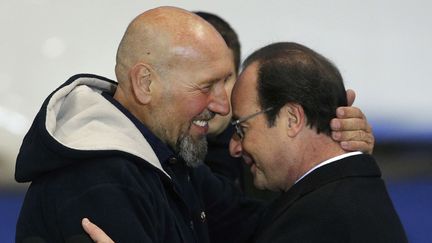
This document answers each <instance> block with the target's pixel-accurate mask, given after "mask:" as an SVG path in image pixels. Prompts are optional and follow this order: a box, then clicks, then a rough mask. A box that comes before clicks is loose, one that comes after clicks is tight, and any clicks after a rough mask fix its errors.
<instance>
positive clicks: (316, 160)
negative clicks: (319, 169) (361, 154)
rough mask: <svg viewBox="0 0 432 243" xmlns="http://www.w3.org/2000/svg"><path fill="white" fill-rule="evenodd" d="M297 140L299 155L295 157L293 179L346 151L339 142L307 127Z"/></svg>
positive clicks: (295, 179)
mask: <svg viewBox="0 0 432 243" xmlns="http://www.w3.org/2000/svg"><path fill="white" fill-rule="evenodd" d="M298 141H299V146H298V151H299V154H298V156H299V157H297V158H298V160H297V165H298V166H297V173H296V175H295V178H293V179H294V181H297V180H298V179H299V178H300V177H302V176H303V175H304V174H305V173H307V172H308V171H309V170H311V169H312V168H313V167H315V166H316V165H318V164H320V163H321V162H323V161H325V160H328V159H330V158H333V157H336V156H338V155H342V154H345V153H346V151H345V150H343V149H342V148H341V147H340V145H339V143H337V142H335V141H333V140H332V139H331V138H330V137H329V136H328V135H326V134H322V133H320V134H317V133H316V132H315V131H314V130H311V129H307V131H306V132H304V134H303V135H302V136H301V138H299V139H298Z"/></svg>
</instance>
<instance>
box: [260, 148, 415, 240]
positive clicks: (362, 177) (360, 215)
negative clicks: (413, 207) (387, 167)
mask: <svg viewBox="0 0 432 243" xmlns="http://www.w3.org/2000/svg"><path fill="white" fill-rule="evenodd" d="M255 242H260V243H280V242H295V243H297V242H362V243H365V242H367V243H368V242H388V243H396V242H407V239H406V235H405V232H404V229H403V227H402V224H401V222H400V220H399V217H398V215H397V213H396V211H395V209H394V207H393V204H392V202H391V200H390V197H389V195H388V193H387V189H386V187H385V184H384V181H383V180H382V179H381V172H380V170H379V168H378V166H377V164H376V162H375V160H374V159H373V158H372V157H371V156H369V155H364V154H361V155H355V156H351V157H347V158H344V159H342V160H339V161H335V162H333V163H330V164H327V165H325V166H322V167H320V168H318V169H316V170H315V171H313V172H311V173H310V174H309V175H307V176H306V177H304V178H303V179H302V180H300V181H299V182H297V183H296V184H295V185H294V186H293V187H292V188H291V189H290V190H288V191H287V192H285V193H283V194H282V195H281V196H280V198H278V199H277V200H276V201H275V202H274V203H273V204H272V205H271V207H270V208H269V209H268V211H267V213H266V215H265V216H264V218H263V220H262V223H261V224H260V228H259V230H258V231H257V233H256V234H255Z"/></svg>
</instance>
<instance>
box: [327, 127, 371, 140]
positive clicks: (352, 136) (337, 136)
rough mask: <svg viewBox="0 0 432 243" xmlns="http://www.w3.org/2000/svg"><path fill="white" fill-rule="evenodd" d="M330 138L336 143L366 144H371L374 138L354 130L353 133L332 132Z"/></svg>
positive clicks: (364, 132) (366, 133)
mask: <svg viewBox="0 0 432 243" xmlns="http://www.w3.org/2000/svg"><path fill="white" fill-rule="evenodd" d="M332 138H333V139H334V140H336V141H360V142H366V143H373V141H374V137H373V136H372V133H369V132H366V131H362V130H354V131H334V132H332Z"/></svg>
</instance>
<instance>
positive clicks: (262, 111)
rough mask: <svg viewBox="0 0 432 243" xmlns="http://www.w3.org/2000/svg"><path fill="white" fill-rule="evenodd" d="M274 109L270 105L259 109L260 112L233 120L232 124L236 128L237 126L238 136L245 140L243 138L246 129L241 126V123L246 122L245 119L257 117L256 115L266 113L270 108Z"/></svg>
mask: <svg viewBox="0 0 432 243" xmlns="http://www.w3.org/2000/svg"><path fill="white" fill-rule="evenodd" d="M272 109H273V107H269V108H267V109H264V110H261V111H258V112H256V113H253V114H251V115H248V116H245V117H243V118H239V119H237V120H235V121H232V122H231V125H233V126H234V128H235V133H236V134H237V136H238V137H239V138H240V139H241V140H243V138H244V136H245V133H244V131H243V128H242V127H241V126H240V123H242V122H245V121H247V120H249V119H251V118H253V117H255V116H258V115H259V114H263V113H266V112H268V111H270V110H272Z"/></svg>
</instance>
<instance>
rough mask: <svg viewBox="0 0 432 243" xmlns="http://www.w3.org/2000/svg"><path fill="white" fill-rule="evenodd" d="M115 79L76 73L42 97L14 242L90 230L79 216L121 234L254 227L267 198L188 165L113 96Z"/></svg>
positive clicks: (240, 233)
mask: <svg viewBox="0 0 432 243" xmlns="http://www.w3.org/2000/svg"><path fill="white" fill-rule="evenodd" d="M115 87H116V84H115V83H114V82H113V81H111V80H108V79H106V78H103V77H99V76H96V75H88V74H86V75H77V76H74V77H72V78H70V79H69V80H68V81H67V82H66V83H65V84H63V85H62V86H61V87H59V88H58V89H57V90H56V91H54V92H53V93H52V94H51V95H50V96H49V97H48V98H47V99H46V100H45V102H44V104H43V106H42V108H41V110H40V111H39V113H38V115H37V116H36V118H35V120H34V122H33V124H32V127H31V128H30V131H29V132H28V133H27V135H26V136H25V138H24V141H23V144H22V147H21V149H20V152H19V155H18V158H17V164H16V174H15V177H16V180H17V181H19V182H29V181H32V184H31V186H30V188H29V190H28V192H27V194H26V198H25V200H24V203H23V206H22V209H21V212H20V216H19V220H18V223H17V230H16V242H23V240H25V239H30V240H35V239H36V240H37V239H39V240H44V241H45V242H63V241H64V240H65V239H66V240H67V239H69V240H71V239H72V240H73V239H80V238H82V239H85V238H87V236H86V234H85V233H84V232H83V229H82V228H81V219H82V218H83V217H88V218H90V219H91V220H92V221H93V222H95V223H97V224H98V225H99V226H101V227H102V228H103V229H104V230H105V232H107V233H108V234H109V235H110V236H111V237H112V239H113V240H114V241H116V242H167V243H168V242H169V243H176V242H187V243H191V242H197V243H203V242H204V243H205V242H210V240H212V242H232V241H236V240H242V238H247V237H248V236H250V235H251V234H252V232H253V231H254V229H255V228H256V224H257V219H258V213H257V212H258V211H259V210H257V209H259V208H261V204H260V203H257V202H255V201H250V200H246V199H244V198H243V197H241V196H240V195H241V194H240V193H239V191H238V190H237V188H236V187H235V186H233V184H232V183H230V182H228V180H226V179H225V180H224V179H223V178H219V177H216V176H214V175H213V174H212V173H211V172H210V170H209V169H208V168H207V167H206V166H205V165H202V166H198V167H197V168H190V167H187V166H186V165H185V163H184V162H183V161H182V160H181V159H180V158H177V157H176V156H175V154H174V153H173V152H172V151H171V150H170V149H169V148H168V147H167V146H166V145H165V144H163V143H162V142H161V141H160V140H159V139H157V138H156V136H154V135H153V134H152V133H151V132H150V131H149V130H148V129H147V128H146V127H145V126H144V125H143V124H142V123H140V122H139V121H138V120H137V119H136V118H135V117H134V116H133V115H132V114H131V113H130V112H128V111H127V110H126V109H125V108H124V107H123V106H121V105H120V103H118V102H117V101H116V100H114V99H113V98H112V97H111V95H112V92H113V90H114V89H115ZM167 118H168V117H167ZM70 131H74V132H73V133H70ZM209 231H210V232H209ZM209 235H210V236H212V237H214V238H212V239H209ZM87 239H88V238H87ZM220 240H222V241H220Z"/></svg>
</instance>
